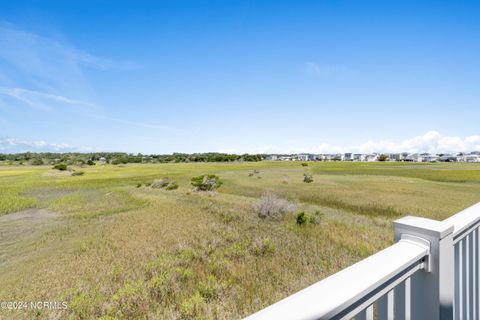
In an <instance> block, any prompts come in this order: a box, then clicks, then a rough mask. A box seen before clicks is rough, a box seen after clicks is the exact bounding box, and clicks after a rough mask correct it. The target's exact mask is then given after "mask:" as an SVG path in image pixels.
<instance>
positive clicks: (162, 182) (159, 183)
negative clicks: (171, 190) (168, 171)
mask: <svg viewBox="0 0 480 320" xmlns="http://www.w3.org/2000/svg"><path fill="white" fill-rule="evenodd" d="M169 183H170V180H169V179H168V178H161V179H156V180H153V182H152V184H151V185H150V187H152V188H154V189H161V188H165V187H166V186H168V184H169Z"/></svg>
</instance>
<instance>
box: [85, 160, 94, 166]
mask: <svg viewBox="0 0 480 320" xmlns="http://www.w3.org/2000/svg"><path fill="white" fill-rule="evenodd" d="M87 164H88V165H89V166H94V165H95V161H93V160H92V159H88V160H87Z"/></svg>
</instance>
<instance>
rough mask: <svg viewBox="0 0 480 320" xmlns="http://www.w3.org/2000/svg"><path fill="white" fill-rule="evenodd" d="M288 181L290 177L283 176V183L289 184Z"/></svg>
mask: <svg viewBox="0 0 480 320" xmlns="http://www.w3.org/2000/svg"><path fill="white" fill-rule="evenodd" d="M288 181H289V180H288V177H287V176H285V177H282V183H283V184H288Z"/></svg>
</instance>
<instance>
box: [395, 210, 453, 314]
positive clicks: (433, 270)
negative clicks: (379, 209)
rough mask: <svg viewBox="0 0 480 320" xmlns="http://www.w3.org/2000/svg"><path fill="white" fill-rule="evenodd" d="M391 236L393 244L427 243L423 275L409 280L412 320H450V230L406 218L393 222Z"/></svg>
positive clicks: (416, 219)
mask: <svg viewBox="0 0 480 320" xmlns="http://www.w3.org/2000/svg"><path fill="white" fill-rule="evenodd" d="M394 233H395V241H400V240H402V239H403V240H407V241H408V240H410V239H411V240H412V241H415V239H418V238H420V239H419V240H426V241H428V242H429V243H430V255H429V256H428V257H427V258H426V261H425V268H424V271H421V272H416V273H415V274H414V275H413V276H412V279H411V296H410V298H411V299H410V301H411V319H412V320H417V319H419V320H420V319H442V320H443V319H445V320H446V319H448V320H451V319H453V294H454V289H453V288H454V247H453V226H452V225H451V224H448V223H444V222H440V221H435V220H431V219H426V218H418V217H410V216H408V217H404V218H401V219H399V220H397V221H395V222H394Z"/></svg>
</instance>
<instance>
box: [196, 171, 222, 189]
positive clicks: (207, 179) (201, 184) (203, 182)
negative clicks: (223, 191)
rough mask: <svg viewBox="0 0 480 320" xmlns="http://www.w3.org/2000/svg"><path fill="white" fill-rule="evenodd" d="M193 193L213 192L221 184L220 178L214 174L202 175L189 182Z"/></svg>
mask: <svg viewBox="0 0 480 320" xmlns="http://www.w3.org/2000/svg"><path fill="white" fill-rule="evenodd" d="M191 184H192V186H193V189H194V191H213V190H215V189H218V188H220V186H221V185H222V184H223V182H222V181H220V177H219V176H217V175H214V174H204V175H201V176H197V177H193V178H192V180H191Z"/></svg>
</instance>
